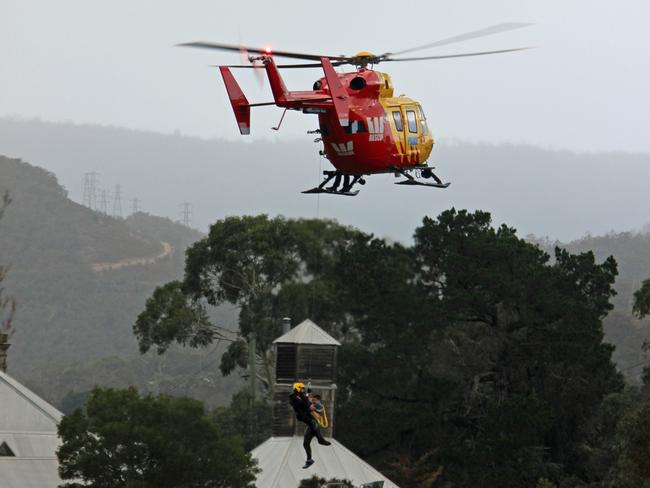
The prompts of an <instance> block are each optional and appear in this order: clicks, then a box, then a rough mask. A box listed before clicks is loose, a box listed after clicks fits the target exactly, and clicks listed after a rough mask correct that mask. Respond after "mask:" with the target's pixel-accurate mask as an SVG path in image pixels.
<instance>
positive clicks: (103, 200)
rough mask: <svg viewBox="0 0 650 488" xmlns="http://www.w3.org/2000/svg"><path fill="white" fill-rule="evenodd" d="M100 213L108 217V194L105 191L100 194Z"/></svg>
mask: <svg viewBox="0 0 650 488" xmlns="http://www.w3.org/2000/svg"><path fill="white" fill-rule="evenodd" d="M99 211H100V212H101V213H103V214H104V215H108V193H107V191H106V190H105V189H104V190H102V191H101V193H100V198H99Z"/></svg>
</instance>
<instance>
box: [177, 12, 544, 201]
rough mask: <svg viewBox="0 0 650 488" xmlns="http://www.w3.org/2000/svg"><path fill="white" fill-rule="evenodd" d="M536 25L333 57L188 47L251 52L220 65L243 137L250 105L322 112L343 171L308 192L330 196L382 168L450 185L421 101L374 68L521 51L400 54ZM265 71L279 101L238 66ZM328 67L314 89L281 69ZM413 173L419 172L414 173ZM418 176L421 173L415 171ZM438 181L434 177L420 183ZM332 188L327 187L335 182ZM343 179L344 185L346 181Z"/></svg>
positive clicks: (327, 141)
mask: <svg viewBox="0 0 650 488" xmlns="http://www.w3.org/2000/svg"><path fill="white" fill-rule="evenodd" d="M528 25H531V24H524V23H505V24H497V25H494V26H491V27H487V28H485V29H481V30H477V31H472V32H468V33H466V34H462V35H458V36H454V37H450V38H447V39H443V40H440V41H437V42H433V43H429V44H425V45H422V46H417V47H413V48H410V49H405V50H402V51H398V52H394V53H384V54H380V55H374V54H372V53H370V52H366V51H362V52H359V53H357V54H355V55H353V56H329V55H321V54H306V53H297V52H289V51H276V50H271V49H270V48H268V47H267V48H264V49H257V48H251V47H244V46H240V45H231V44H215V43H210V42H188V43H184V44H180V46H186V47H195V48H203V49H217V50H224V51H237V52H240V53H243V54H244V55H245V56H246V57H247V58H248V61H249V62H250V63H251V64H250V65H225V66H219V70H220V71H221V75H222V76H223V80H224V82H225V85H226V90H227V92H228V97H229V98H230V103H231V104H232V108H233V111H234V112H235V118H236V119H237V124H238V125H239V131H240V133H241V134H244V135H245V134H250V109H251V107H258V106H263V105H277V106H278V107H282V108H284V109H285V112H284V113H283V114H282V118H281V119H280V123H279V124H278V127H274V129H276V130H277V129H279V127H280V124H281V123H282V120H283V118H284V115H285V113H286V110H299V111H302V112H303V113H306V114H317V115H318V121H319V128H318V129H317V130H315V131H310V132H309V133H317V134H320V136H319V138H318V139H316V141H317V142H320V141H322V142H323V146H324V147H323V149H322V150H321V154H322V155H324V156H325V157H326V158H327V159H329V161H330V162H331V163H332V165H333V166H334V168H335V170H327V171H323V174H324V177H325V178H324V180H323V182H322V183H321V184H320V185H318V186H317V187H315V188H312V189H310V190H306V191H304V192H303V193H330V194H336V195H348V196H354V195H356V194H357V193H358V190H354V189H353V188H354V186H355V185H356V184H357V183H358V184H361V185H363V184H365V179H364V176H366V175H372V174H377V173H394V174H395V175H396V176H400V175H402V176H404V179H403V180H402V181H399V182H397V183H396V184H398V185H420V186H429V187H436V188H446V187H448V186H449V183H443V182H442V180H441V179H440V178H439V177H438V176H436V174H435V173H434V172H433V169H434V168H433V167H431V166H428V165H427V164H426V162H427V159H428V158H429V155H430V154H431V149H432V148H433V144H434V139H433V137H432V136H431V132H430V130H429V126H428V124H427V119H426V117H425V115H424V111H423V110H422V107H421V106H420V104H419V103H418V102H417V101H415V100H413V99H411V98H408V97H406V96H404V95H400V96H395V95H394V91H393V83H392V81H391V78H390V76H389V75H388V73H382V72H380V71H375V70H374V69H372V68H373V67H374V65H376V64H379V63H386V62H398V61H399V62H403V61H421V60H434V59H448V58H459V57H469V56H484V55H487V54H500V53H508V52H514V51H521V50H523V49H528V48H526V47H523V48H514V49H501V50H497V51H482V52H471V53H463V54H447V55H441V56H419V57H394V56H401V55H404V54H406V53H410V52H413V51H419V50H422V49H428V48H433V47H438V46H443V45H447V44H451V43H455V42H460V41H465V40H469V39H474V38H477V37H483V36H487V35H492V34H496V33H499V32H505V31H509V30H513V29H518V28H521V27H525V26H528ZM274 57H283V58H293V59H301V60H307V61H312V63H306V64H276V63H275V60H274ZM348 64H349V65H352V66H355V67H356V71H353V72H348V73H337V72H336V71H335V70H334V67H335V66H341V65H348ZM262 67H263V68H264V69H265V70H266V74H267V76H268V79H269V83H270V85H271V91H272V93H273V99H274V101H273V102H264V103H249V102H248V99H247V98H246V96H245V95H244V93H243V91H242V89H241V88H240V86H239V84H238V83H237V81H236V80H235V77H234V76H233V74H232V72H231V71H230V69H231V68H258V69H261V68H262ZM317 67H318V68H322V69H323V73H324V76H323V77H322V78H320V79H318V80H316V82H315V83H314V86H313V89H312V90H307V91H289V90H287V87H286V86H285V84H284V81H283V79H282V76H281V75H280V69H300V68H317ZM412 173H413V174H412ZM414 175H415V176H414ZM420 179H424V180H433V181H420ZM332 180H334V181H333V182H332V184H331V185H330V186H327V185H328V183H329V182H330V181H332ZM341 183H343V184H342V186H341Z"/></svg>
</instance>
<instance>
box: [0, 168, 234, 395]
mask: <svg viewBox="0 0 650 488" xmlns="http://www.w3.org/2000/svg"><path fill="white" fill-rule="evenodd" d="M5 190H8V191H9V192H10V195H11V198H12V199H13V201H12V203H11V205H10V206H9V208H8V209H7V212H6V214H5V217H4V218H3V219H2V221H0V260H1V261H2V263H3V264H8V265H10V273H9V276H8V279H7V280H6V282H5V283H6V287H7V289H8V290H9V291H10V293H11V294H12V295H14V296H15V298H16V301H17V304H18V310H17V314H16V317H15V325H16V332H15V335H14V336H13V337H12V343H13V344H12V346H11V349H10V354H9V368H10V372H11V373H12V374H13V375H14V376H16V377H17V378H18V379H20V380H21V381H23V382H25V383H26V384H28V385H30V386H32V387H34V388H35V389H36V390H38V391H39V392H40V393H42V394H43V395H44V396H45V397H46V398H48V399H49V400H51V401H53V402H55V403H60V402H61V401H62V400H63V397H64V396H65V395H66V394H67V393H68V392H70V391H73V390H74V391H77V392H83V391H86V390H88V389H89V388H90V387H92V386H93V384H95V383H105V384H113V385H115V386H123V385H126V384H136V385H139V386H141V387H142V388H144V389H149V390H151V389H154V390H156V391H158V390H162V391H170V392H172V391H174V392H176V393H178V388H179V387H180V388H182V390H181V391H185V390H189V391H190V392H191V393H192V394H193V395H194V396H197V397H202V398H203V399H206V400H208V401H210V402H211V403H215V402H217V403H218V402H220V401H222V400H224V399H227V398H228V396H229V393H230V392H231V390H232V388H233V387H234V386H235V384H236V383H237V379H228V380H226V381H223V380H222V379H221V378H220V375H219V374H218V373H217V372H216V371H217V365H218V356H219V354H218V353H219V351H218V350H216V349H215V350H211V351H198V352H196V351H181V350H174V351H173V352H172V354H171V355H170V356H168V357H165V358H157V357H155V356H154V355H149V356H144V357H141V356H140V354H139V353H138V351H137V343H136V341H135V339H134V337H133V333H132V330H131V327H132V325H133V322H134V321H135V318H136V316H137V314H138V313H139V312H140V311H142V309H143V308H144V302H145V300H146V298H147V297H149V296H150V295H151V293H152V291H153V289H154V288H155V286H157V285H159V284H162V283H165V282H167V281H170V280H172V279H176V278H178V277H180V276H182V272H183V261H184V250H185V247H186V246H188V245H189V244H191V243H192V242H194V241H196V240H197V239H199V238H200V237H201V234H200V233H199V232H198V231H195V230H193V229H190V228H188V227H185V226H183V225H180V224H178V223H175V222H172V221H171V220H169V219H167V218H160V217H154V216H151V215H148V214H145V213H142V212H140V213H137V214H135V215H132V216H130V217H129V218H127V219H119V218H112V217H109V216H107V215H103V214H101V213H99V212H96V211H93V210H90V209H88V208H86V207H83V206H81V205H79V204H77V203H75V202H73V201H71V200H70V199H68V198H67V194H66V191H65V190H64V189H63V188H62V187H61V186H60V185H59V184H58V182H57V179H56V177H55V176H54V175H53V174H52V173H49V172H47V171H45V170H43V169H41V168H37V167H34V166H31V165H29V164H27V163H24V162H22V161H20V160H16V159H8V158H5V157H1V156H0V193H4V191H5ZM102 263H103V266H99V267H98V266H97V265H98V264H102ZM219 318H220V319H221V321H222V323H223V322H225V323H226V324H227V325H232V314H228V313H223V314H222V315H221V316H220V317H219ZM228 321H230V322H228ZM208 364H209V366H206V365H208ZM198 370H201V371H202V372H203V376H204V377H205V375H208V376H209V377H210V378H216V379H214V380H213V379H210V381H211V382H212V383H211V384H208V382H206V381H203V382H202V383H196V382H194V383H196V384H193V381H194V380H192V381H189V375H191V374H192V372H195V371H198ZM215 381H216V382H217V383H219V382H221V383H223V384H218V385H217V388H216V389H215V384H214V382H215Z"/></svg>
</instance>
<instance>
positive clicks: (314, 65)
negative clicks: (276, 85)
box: [210, 61, 346, 69]
mask: <svg viewBox="0 0 650 488" xmlns="http://www.w3.org/2000/svg"><path fill="white" fill-rule="evenodd" d="M343 64H346V62H344V61H335V62H334V63H332V66H341V65H343ZM210 66H211V67H212V68H218V67H219V66H221V65H218V64H211V65H210ZM226 67H227V68H246V69H255V68H256V67H255V66H253V65H250V64H229V65H226ZM275 67H276V68H280V69H291V68H322V67H323V65H322V64H320V63H305V64H276V65H275ZM259 69H262V68H261V67H260V68H259Z"/></svg>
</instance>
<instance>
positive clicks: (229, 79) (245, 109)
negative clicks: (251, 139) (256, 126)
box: [219, 66, 251, 135]
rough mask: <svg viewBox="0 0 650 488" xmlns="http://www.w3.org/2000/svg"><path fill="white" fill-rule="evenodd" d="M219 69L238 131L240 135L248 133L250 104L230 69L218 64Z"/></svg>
mask: <svg viewBox="0 0 650 488" xmlns="http://www.w3.org/2000/svg"><path fill="white" fill-rule="evenodd" d="M219 71H221V76H222V77H223V81H224V83H225V84H226V91H227V92H228V98H230V104H231V105H232V110H233V112H235V118H236V119H237V125H238V126H239V132H240V133H241V134H242V135H248V134H250V133H251V105H250V104H249V103H248V99H247V98H246V95H244V92H243V91H242V89H241V88H240V87H239V83H237V80H235V77H234V76H233V74H232V73H231V72H230V69H229V68H228V67H227V66H219Z"/></svg>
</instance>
